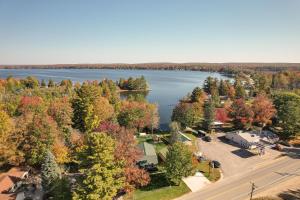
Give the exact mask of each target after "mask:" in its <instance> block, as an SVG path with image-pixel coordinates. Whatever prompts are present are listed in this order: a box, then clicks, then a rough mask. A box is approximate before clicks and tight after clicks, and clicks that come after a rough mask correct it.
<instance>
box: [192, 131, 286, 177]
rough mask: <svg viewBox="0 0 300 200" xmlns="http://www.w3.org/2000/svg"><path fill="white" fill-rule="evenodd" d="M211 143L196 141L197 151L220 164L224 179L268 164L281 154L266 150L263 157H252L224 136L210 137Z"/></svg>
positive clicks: (220, 134) (252, 155)
mask: <svg viewBox="0 0 300 200" xmlns="http://www.w3.org/2000/svg"><path fill="white" fill-rule="evenodd" d="M212 138H213V140H212V141H211V142H205V141H203V140H202V139H200V138H199V139H198V140H197V142H198V147H199V150H200V151H201V152H202V153H203V155H204V156H205V157H207V158H208V159H210V160H217V161H219V162H220V163H221V169H222V173H223V176H224V177H225V178H227V177H231V176H235V175H238V174H241V173H245V172H247V171H251V170H253V169H255V168H257V167H259V166H262V165H264V164H266V163H268V162H272V161H274V160H275V159H277V158H278V157H279V155H280V154H281V153H280V152H278V151H275V150H272V149H269V148H267V149H266V153H265V155H263V156H258V155H254V154H252V153H251V152H249V151H247V150H244V149H241V148H240V147H239V146H237V145H236V144H234V143H230V142H228V141H227V140H226V139H224V134H222V133H219V134H217V135H216V136H214V137H212Z"/></svg>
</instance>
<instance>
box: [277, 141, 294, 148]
mask: <svg viewBox="0 0 300 200" xmlns="http://www.w3.org/2000/svg"><path fill="white" fill-rule="evenodd" d="M278 144H281V145H283V146H286V147H291V146H292V145H290V144H289V143H288V142H287V141H284V140H280V141H278Z"/></svg>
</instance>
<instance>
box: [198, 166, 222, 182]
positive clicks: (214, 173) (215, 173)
mask: <svg viewBox="0 0 300 200" xmlns="http://www.w3.org/2000/svg"><path fill="white" fill-rule="evenodd" d="M197 170H198V171H200V172H202V173H203V174H204V176H205V177H206V178H207V179H208V180H210V181H212V182H215V181H217V180H219V179H220V177H221V173H220V170H219V169H216V168H210V166H209V161H202V162H200V163H199V164H198V166H197Z"/></svg>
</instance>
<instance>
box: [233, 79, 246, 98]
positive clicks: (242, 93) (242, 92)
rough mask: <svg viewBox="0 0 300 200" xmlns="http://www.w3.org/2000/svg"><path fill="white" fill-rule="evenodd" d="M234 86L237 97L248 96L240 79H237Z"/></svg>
mask: <svg viewBox="0 0 300 200" xmlns="http://www.w3.org/2000/svg"><path fill="white" fill-rule="evenodd" d="M234 88H235V98H237V99H239V98H245V97H246V91H245V89H244V86H243V84H242V83H241V81H240V80H239V79H236V80H235V83H234Z"/></svg>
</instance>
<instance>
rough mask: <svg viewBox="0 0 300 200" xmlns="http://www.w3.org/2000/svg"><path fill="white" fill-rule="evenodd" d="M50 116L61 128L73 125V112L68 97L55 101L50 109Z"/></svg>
mask: <svg viewBox="0 0 300 200" xmlns="http://www.w3.org/2000/svg"><path fill="white" fill-rule="evenodd" d="M48 114H49V115H50V116H51V117H52V118H53V119H54V120H55V122H56V123H57V125H58V126H59V127H60V128H64V127H68V126H70V125H71V124H72V117H73V110H72V107H71V103H70V101H69V99H68V97H62V98H56V99H53V100H52V101H51V102H50V105H49V107H48Z"/></svg>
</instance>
